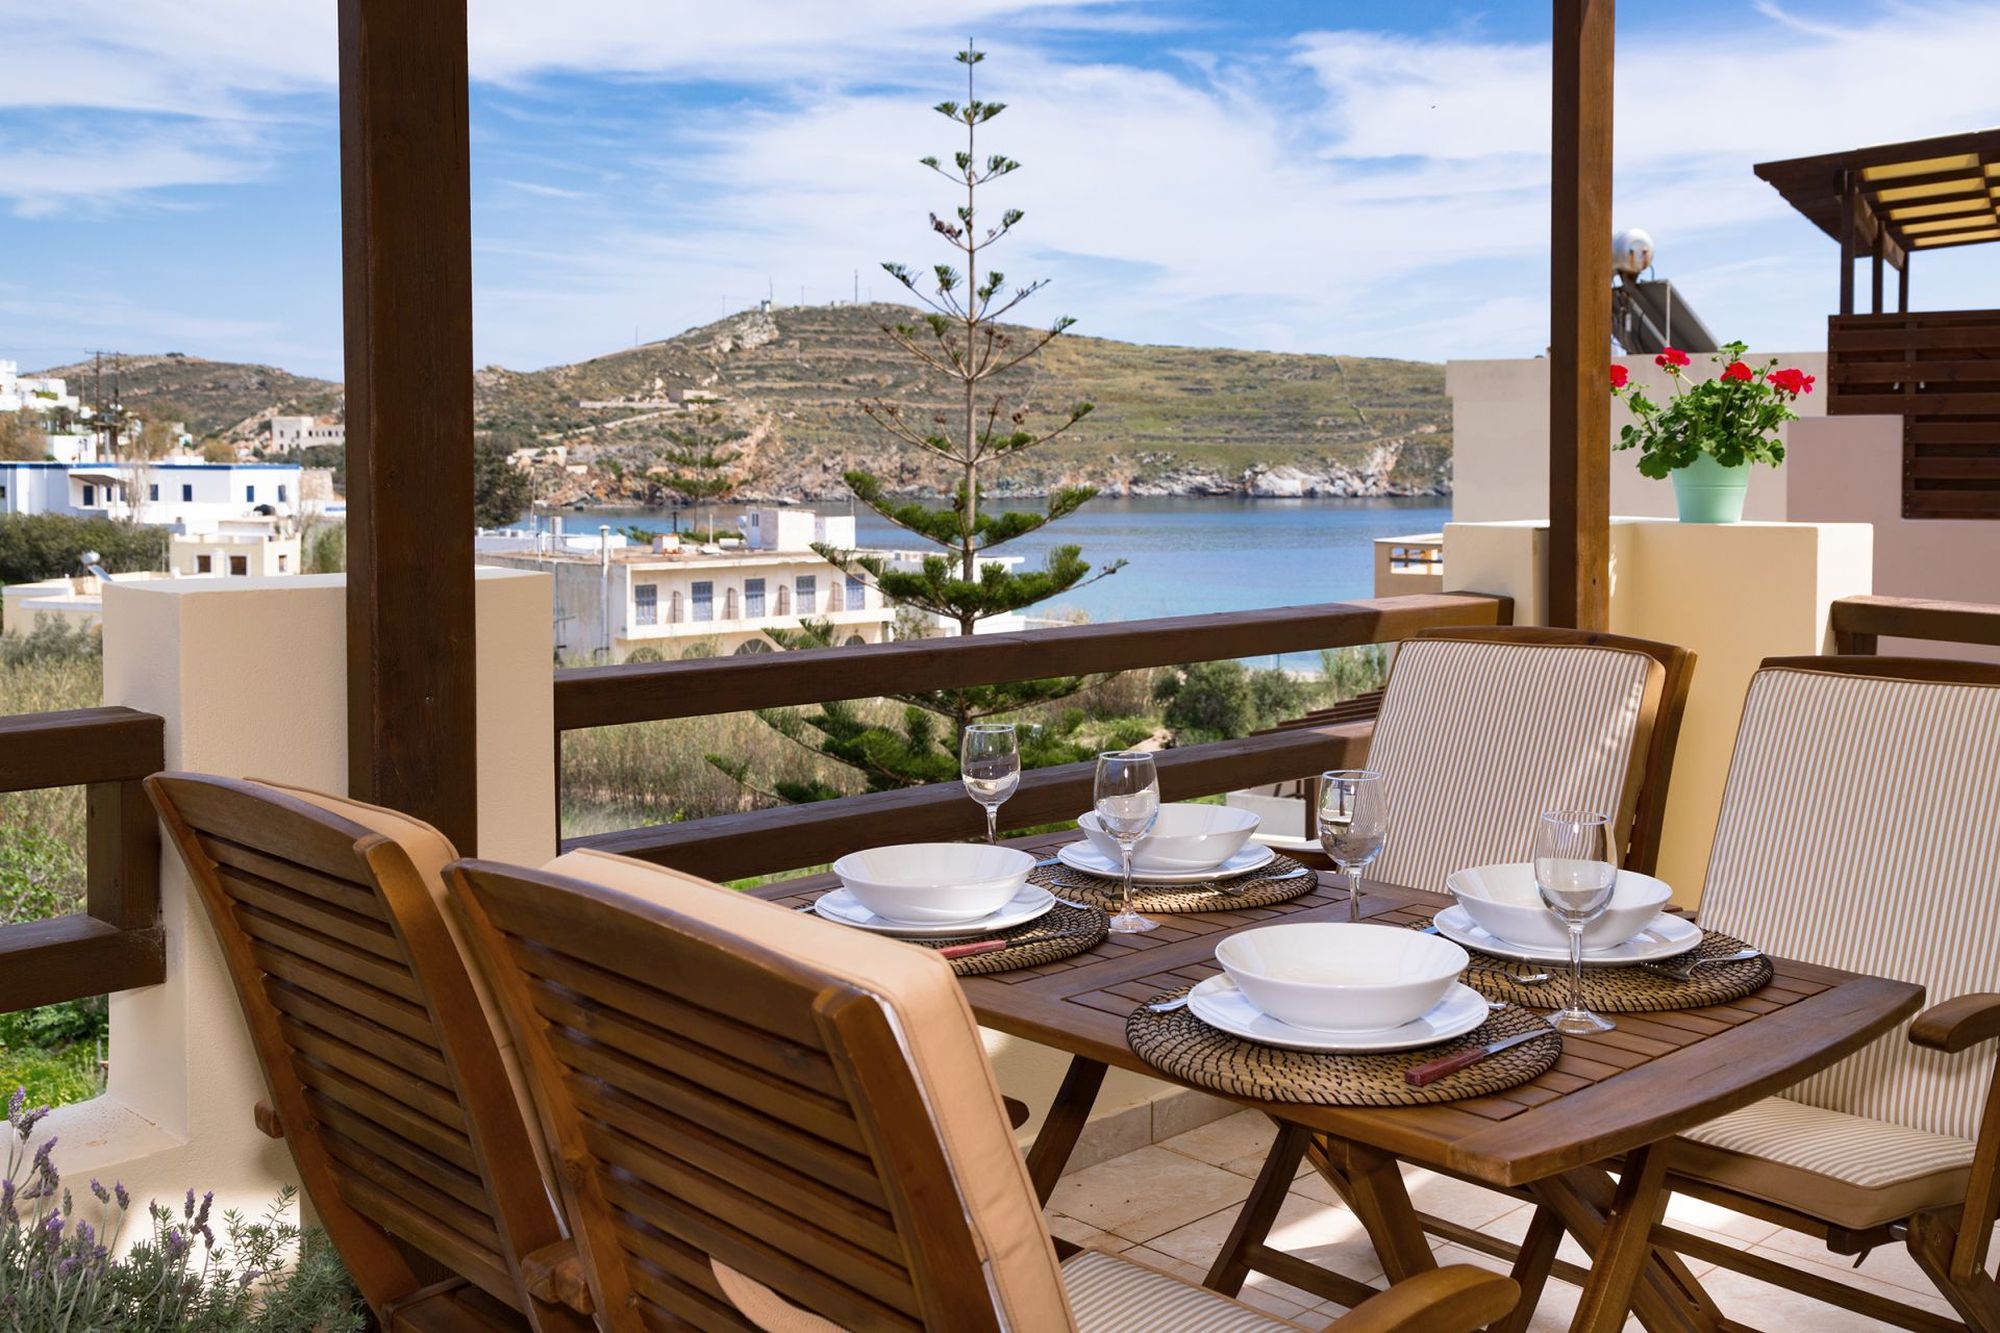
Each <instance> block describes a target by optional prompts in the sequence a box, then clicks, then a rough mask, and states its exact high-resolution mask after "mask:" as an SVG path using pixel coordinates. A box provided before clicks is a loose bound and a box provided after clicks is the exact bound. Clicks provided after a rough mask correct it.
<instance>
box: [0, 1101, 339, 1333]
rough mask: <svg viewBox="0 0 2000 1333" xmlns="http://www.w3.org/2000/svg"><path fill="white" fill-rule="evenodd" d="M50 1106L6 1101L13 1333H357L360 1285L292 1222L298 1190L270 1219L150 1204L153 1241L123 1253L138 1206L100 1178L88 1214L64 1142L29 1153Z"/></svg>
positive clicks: (2, 1200)
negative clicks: (216, 1219) (58, 1162)
mask: <svg viewBox="0 0 2000 1333" xmlns="http://www.w3.org/2000/svg"><path fill="white" fill-rule="evenodd" d="M46 1114H47V1108H43V1109H41V1110H36V1111H30V1110H28V1109H27V1097H26V1094H25V1092H23V1091H18V1090H17V1091H16V1092H15V1093H14V1096H13V1097H12V1099H10V1100H9V1102H8V1103H7V1122H8V1125H9V1127H10V1128H11V1129H12V1130H13V1141H12V1142H11V1143H9V1144H8V1152H7V1174H6V1176H5V1177H4V1178H3V1179H0V1313H4V1315H5V1316H6V1320H7V1326H8V1327H9V1328H14V1329H37V1330H40V1329H49V1330H55V1329H107V1330H119V1331H121V1333H123V1331H125V1330H131V1331H132V1333H137V1331H138V1330H142V1329H148V1330H150V1329H169V1328H172V1329H191V1330H195V1331H196V1333H295V1331H296V1330H300V1329H315V1330H319V1331H320V1333H358V1330H360V1329H362V1328H364V1327H366V1324H367V1320H366V1316H365V1314H364V1313H363V1310H362V1307H361V1302H360V1299H359V1297H358V1296H357V1295H356V1293H355V1290H354V1286H353V1283H352V1282H351V1281H350V1280H349V1279H348V1276H347V1273H346V1271H345V1270H344V1269H343V1268H342V1267H341V1265H340V1259H339V1256H338V1255H336V1254H335V1253H334V1250H333V1246H332V1245H331V1244H330V1243H328V1241H327V1240H326V1237H325V1236H324V1234H323V1233H321V1232H320V1231H319V1230H318V1229H316V1228H314V1229H310V1230H301V1229H300V1228H299V1227H298V1226H297V1225H296V1224H294V1223H293V1222H292V1221H291V1220H290V1218H289V1214H290V1212H291V1209H292V1205H293V1202H294V1200H295V1198H296V1197H297V1194H298V1191H297V1190H296V1189H293V1188H292V1187H290V1186H287V1187H286V1188H285V1189H284V1190H283V1191H281V1192H280V1193H279V1195H278V1198H277V1200H276V1202H274V1203H273V1204H272V1205H271V1207H270V1208H269V1209H267V1210H266V1211H265V1213H264V1215H263V1216H262V1217H261V1218H257V1219H255V1220H252V1219H250V1218H246V1217H244V1216H243V1215H242V1214H240V1213H238V1212H235V1211H234V1210H226V1211H225V1212H224V1213H223V1214H222V1217H221V1219H220V1221H221V1231H222V1235H221V1237H220V1238H218V1237H217V1235H216V1227H215V1225H214V1223H213V1222H212V1221H211V1210H212V1207H213V1204H214V1197H215V1196H214V1195H212V1194H208V1195H203V1196H202V1197H201V1198H200V1199H199V1200H197V1199H196V1198H195V1193H194V1191H193V1190H189V1191H188V1192H187V1197H186V1199H185V1200H184V1201H183V1202H182V1204H181V1206H180V1208H179V1209H178V1210H176V1209H173V1208H169V1207H167V1206H165V1205H163V1204H160V1203H158V1202H154V1203H150V1204H148V1205H147V1207H146V1214H147V1217H148V1219H149V1220H150V1222H151V1232H150V1234H149V1235H147V1236H145V1237H144V1238H141V1239H139V1240H137V1241H135V1242H134V1243H133V1244H132V1246H131V1248H130V1249H129V1250H127V1251H126V1252H125V1253H124V1254H122V1255H120V1254H118V1250H119V1241H120V1234H119V1233H120V1232H121V1231H122V1230H123V1228H124V1225H125V1222H126V1219H127V1217H128V1215H129V1214H130V1212H131V1208H132V1199H131V1196H130V1195H129V1194H127V1193H126V1191H125V1187H124V1186H123V1185H114V1186H112V1187H111V1188H110V1189H106V1188H104V1186H103V1185H101V1184H99V1183H98V1182H97V1181H95V1180H93V1181H91V1182H90V1188H89V1194H88V1197H87V1198H86V1199H85V1200H84V1201H83V1202H82V1204H81V1206H79V1204H78V1201H77V1198H76V1196H75V1195H74V1193H73V1192H72V1191H70V1190H69V1189H66V1188H64V1186H63V1184H62V1179H61V1176H60V1174H59V1173H58V1171H57V1170H56V1166H55V1161H54V1149H55V1146H56V1141H55V1140H54V1139H53V1138H49V1139H44V1140H43V1141H42V1143H41V1145H40V1146H39V1147H38V1148H36V1149H35V1150H34V1152H33V1153H32V1154H31V1153H30V1152H29V1151H28V1144H29V1142H30V1140H31V1138H32V1136H33V1134H34V1130H35V1126H36V1124H37V1123H38V1122H39V1121H40V1120H41V1118H42V1117H43V1116H44V1115H46Z"/></svg>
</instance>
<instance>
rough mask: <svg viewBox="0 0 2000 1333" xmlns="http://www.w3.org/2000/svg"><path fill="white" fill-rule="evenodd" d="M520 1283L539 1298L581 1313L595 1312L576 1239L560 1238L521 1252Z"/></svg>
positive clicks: (588, 1281)
mask: <svg viewBox="0 0 2000 1333" xmlns="http://www.w3.org/2000/svg"><path fill="white" fill-rule="evenodd" d="M521 1285H522V1286H524V1287H526V1288H527V1289H528V1294H529V1295H530V1296H533V1297H534V1298H535V1299H536V1300H538V1301H547V1302H548V1303H549V1304H551V1305H563V1306H567V1307H568V1308H570V1309H572V1310H574V1311H576V1312H577V1313H578V1314H592V1313H594V1312H595V1311H596V1308H597V1307H596V1302H595V1301H594V1300H593V1299H592V1297H591V1294H590V1278H589V1275H588V1274H587V1273H586V1272H585V1271H584V1267H583V1256H582V1255H580V1254H578V1253H577V1249H576V1242H575V1241H570V1240H561V1241H557V1242H556V1243H555V1244H553V1245H544V1246H543V1247H542V1248H541V1249H539V1250H535V1251H533V1252H531V1253H529V1254H524V1255H522V1256H521Z"/></svg>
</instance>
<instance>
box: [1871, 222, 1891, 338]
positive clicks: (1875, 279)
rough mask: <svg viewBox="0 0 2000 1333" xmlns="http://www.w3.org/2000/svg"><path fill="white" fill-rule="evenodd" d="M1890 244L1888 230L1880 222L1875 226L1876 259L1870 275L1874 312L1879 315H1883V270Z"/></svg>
mask: <svg viewBox="0 0 2000 1333" xmlns="http://www.w3.org/2000/svg"><path fill="white" fill-rule="evenodd" d="M1888 244H1889V234H1888V232H1887V230H1886V229H1885V228H1884V227H1883V226H1882V225H1881V224H1880V223H1879V222H1878V223H1877V224H1876V225H1875V250H1874V259H1873V262H1872V265H1871V267H1872V269H1873V272H1872V273H1871V275H1870V283H1871V286H1872V288H1873V291H1872V292H1871V295H1872V296H1873V297H1874V310H1875V313H1876V314H1878V315H1879V314H1881V313H1882V268H1883V264H1884V256H1883V250H1884V247H1885V246H1887V245H1888Z"/></svg>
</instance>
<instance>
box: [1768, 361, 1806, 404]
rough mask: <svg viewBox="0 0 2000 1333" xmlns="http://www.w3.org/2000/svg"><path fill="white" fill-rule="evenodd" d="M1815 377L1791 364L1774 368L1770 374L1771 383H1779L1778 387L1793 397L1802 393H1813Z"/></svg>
mask: <svg viewBox="0 0 2000 1333" xmlns="http://www.w3.org/2000/svg"><path fill="white" fill-rule="evenodd" d="M1813 379H1814V377H1813V376H1811V375H1808V374H1806V373H1805V372H1804V371H1803V370H1798V369H1795V368H1794V367H1791V366H1787V367H1785V368H1784V369H1783V370H1774V371H1772V372H1771V375H1770V380H1771V383H1773V384H1775V385H1777V386H1778V388H1780V389H1782V390H1784V391H1785V392H1786V393H1788V394H1791V395H1792V396H1793V397H1797V396H1798V395H1799V394H1802V393H1811V392H1812V388H1813Z"/></svg>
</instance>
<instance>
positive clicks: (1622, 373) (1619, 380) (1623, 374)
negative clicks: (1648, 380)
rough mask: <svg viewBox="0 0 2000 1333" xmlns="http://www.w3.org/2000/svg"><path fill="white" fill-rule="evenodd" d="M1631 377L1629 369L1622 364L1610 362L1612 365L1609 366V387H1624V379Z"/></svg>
mask: <svg viewBox="0 0 2000 1333" xmlns="http://www.w3.org/2000/svg"><path fill="white" fill-rule="evenodd" d="M1631 378H1632V372H1631V371H1629V370H1627V369H1625V367H1623V366H1621V365H1619V364H1617V363H1616V362H1613V363H1612V366H1611V387H1612V388H1614V389H1622V388H1624V387H1625V381H1626V380H1629V379H1631Z"/></svg>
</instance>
